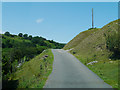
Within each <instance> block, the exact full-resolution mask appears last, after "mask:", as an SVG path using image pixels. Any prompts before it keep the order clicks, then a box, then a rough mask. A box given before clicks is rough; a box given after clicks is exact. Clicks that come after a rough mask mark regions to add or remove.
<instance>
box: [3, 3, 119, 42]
mask: <svg viewBox="0 0 120 90" xmlns="http://www.w3.org/2000/svg"><path fill="white" fill-rule="evenodd" d="M92 8H94V22H95V27H98V28H101V27H102V26H104V25H105V24H107V23H109V22H111V21H114V20H116V19H117V18H118V3H117V2H103V3H102V2H88V3H87V2H84V3H83V2H63V3H62V2H58V3H57V2H56V3H55V2H49V3H48V2H45V3H44V2H26V3H25V2H19V3H15V2H14V3H13V2H4V3H2V30H3V32H5V31H9V32H10V33H12V34H18V33H20V32H22V33H24V34H25V33H27V34H29V35H33V36H42V37H44V38H47V39H49V40H54V41H57V42H62V43H67V42H69V41H70V40H71V39H73V38H74V37H75V36H76V35H77V34H79V33H80V32H82V31H84V30H87V29H88V28H90V27H91V19H92V18H91V14H92V13H91V10H92Z"/></svg>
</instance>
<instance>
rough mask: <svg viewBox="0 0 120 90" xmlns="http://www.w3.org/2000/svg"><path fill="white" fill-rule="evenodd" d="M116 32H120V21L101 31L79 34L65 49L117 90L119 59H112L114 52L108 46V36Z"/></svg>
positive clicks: (108, 25)
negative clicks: (119, 27) (119, 29)
mask: <svg viewBox="0 0 120 90" xmlns="http://www.w3.org/2000/svg"><path fill="white" fill-rule="evenodd" d="M115 32H118V20H116V21H113V22H110V23H109V24H107V25H105V26H104V27H102V28H101V29H91V30H86V31H84V32H81V33H79V34H78V35H77V36H76V37H75V38H73V39H72V40H71V41H70V42H69V43H68V44H66V45H65V47H64V48H63V49H65V50H68V51H69V52H70V53H72V54H73V55H74V56H75V57H77V58H78V59H79V60H80V61H81V62H82V63H84V64H85V65H86V66H87V67H89V68H90V69H91V70H92V71H93V72H95V73H96V74H97V75H98V76H100V77H101V78H102V79H103V80H104V81H105V82H106V83H108V84H110V85H111V86H113V87H114V88H117V87H118V60H119V58H115V57H113V58H111V57H112V55H113V52H112V51H110V50H109V49H108V48H107V45H106V42H107V40H106V38H107V36H109V35H112V34H113V33H115ZM113 40H114V38H113ZM93 61H97V62H96V63H94V62H93Z"/></svg>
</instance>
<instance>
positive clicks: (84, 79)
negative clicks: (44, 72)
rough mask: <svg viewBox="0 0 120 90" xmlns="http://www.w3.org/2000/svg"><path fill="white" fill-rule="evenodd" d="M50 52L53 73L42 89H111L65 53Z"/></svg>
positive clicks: (59, 50) (59, 51)
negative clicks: (52, 61) (52, 58)
mask: <svg viewBox="0 0 120 90" xmlns="http://www.w3.org/2000/svg"><path fill="white" fill-rule="evenodd" d="M52 52H53V54H54V63H53V71H52V73H51V74H50V76H49V77H48V80H47V82H46V84H45V86H44V88H112V87H111V86H110V85H108V84H106V83H105V82H104V81H103V80H102V79H100V78H99V77H98V76H97V75H96V74H95V73H93V72H92V71H90V70H89V69H88V68H87V67H86V66H85V65H83V64H82V63H81V62H80V61H79V60H78V59H76V58H75V57H74V56H73V55H72V54H70V53H68V52H67V51H65V50H62V49H53V50H52Z"/></svg>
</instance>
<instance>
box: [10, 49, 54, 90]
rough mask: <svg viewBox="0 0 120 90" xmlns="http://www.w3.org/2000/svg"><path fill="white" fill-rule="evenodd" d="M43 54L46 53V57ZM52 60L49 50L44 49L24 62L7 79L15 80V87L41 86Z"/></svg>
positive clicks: (50, 67) (43, 83) (50, 68)
mask: <svg viewBox="0 0 120 90" xmlns="http://www.w3.org/2000/svg"><path fill="white" fill-rule="evenodd" d="M45 55H48V57H47V58H43V57H44V56H45ZM53 60H54V57H53V54H52V52H51V50H50V49H48V50H45V51H44V52H43V53H41V54H40V55H38V56H36V57H35V58H33V59H32V60H30V61H28V62H26V63H24V64H23V65H22V66H21V68H20V69H19V70H18V71H17V72H16V73H15V74H14V75H12V76H11V78H10V79H9V80H14V81H16V80H17V81H18V85H17V88H43V86H44V85H45V82H46V80H47V78H48V76H49V74H50V73H51V72H52V64H53Z"/></svg>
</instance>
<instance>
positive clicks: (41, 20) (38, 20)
mask: <svg viewBox="0 0 120 90" xmlns="http://www.w3.org/2000/svg"><path fill="white" fill-rule="evenodd" d="M43 21H44V19H43V18H39V19H37V20H36V23H41V22H43Z"/></svg>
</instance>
